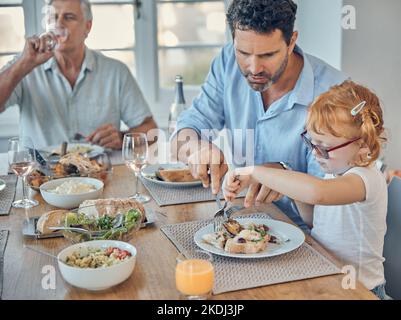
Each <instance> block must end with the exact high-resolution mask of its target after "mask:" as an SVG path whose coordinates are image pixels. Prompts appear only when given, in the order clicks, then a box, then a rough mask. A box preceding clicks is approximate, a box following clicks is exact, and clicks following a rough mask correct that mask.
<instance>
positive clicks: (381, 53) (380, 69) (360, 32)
mask: <svg viewBox="0 0 401 320" xmlns="http://www.w3.org/2000/svg"><path fill="white" fill-rule="evenodd" d="M302 1H304V0H302ZM344 4H350V5H353V6H354V7H355V9H356V29H355V30H344V31H343V57H342V69H343V70H344V71H345V72H347V73H348V74H350V75H351V76H352V78H353V79H354V80H355V81H358V82H360V83H361V84H364V85H366V86H368V87H369V88H371V89H373V90H374V91H375V92H376V94H377V95H378V96H379V97H380V98H381V100H382V103H383V104H382V105H383V109H384V112H385V118H384V121H385V126H386V127H387V128H388V129H389V130H388V131H389V135H390V140H389V142H388V144H387V147H386V150H385V156H386V161H387V163H388V165H389V166H390V167H392V168H401V139H400V138H401V36H400V31H401V19H400V14H401V1H400V0H381V1H377V0H363V1H361V0H346V1H344Z"/></svg>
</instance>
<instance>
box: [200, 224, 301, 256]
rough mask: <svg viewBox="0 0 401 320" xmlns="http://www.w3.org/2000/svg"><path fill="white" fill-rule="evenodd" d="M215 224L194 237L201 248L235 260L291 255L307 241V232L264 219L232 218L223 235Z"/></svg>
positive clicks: (225, 226) (225, 225) (224, 228)
mask: <svg viewBox="0 0 401 320" xmlns="http://www.w3.org/2000/svg"><path fill="white" fill-rule="evenodd" d="M213 227H214V226H213V223H211V224H209V225H207V226H205V227H203V228H201V229H200V230H198V231H197V232H196V233H195V235H194V241H195V243H196V244H197V246H198V247H200V248H202V249H203V250H206V251H209V252H210V253H214V254H217V255H220V256H225V257H232V258H245V259H249V258H266V257H273V256H277V255H281V254H284V253H288V252H290V251H293V250H295V249H297V248H298V247H299V246H301V245H302V244H303V243H304V241H305V235H304V233H303V232H302V231H301V230H300V229H299V228H297V227H296V226H293V225H291V224H289V223H285V222H282V221H277V220H272V219H263V218H237V219H235V220H234V219H229V220H228V221H226V222H225V223H224V224H223V228H222V230H221V231H220V232H218V233H215V232H214V229H213Z"/></svg>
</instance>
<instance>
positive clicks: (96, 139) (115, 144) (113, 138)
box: [86, 123, 123, 149]
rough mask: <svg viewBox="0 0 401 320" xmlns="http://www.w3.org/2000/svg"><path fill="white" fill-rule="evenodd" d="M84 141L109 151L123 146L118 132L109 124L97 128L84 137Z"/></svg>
mask: <svg viewBox="0 0 401 320" xmlns="http://www.w3.org/2000/svg"><path fill="white" fill-rule="evenodd" d="M86 140H87V141H88V142H91V143H94V144H98V145H100V146H102V147H104V148H110V149H121V147H122V144H123V142H122V138H121V133H120V131H119V130H118V129H117V128H116V127H115V126H113V125H112V124H111V123H108V124H104V125H102V126H100V127H99V128H97V129H96V130H95V131H93V132H92V133H91V134H90V135H89V136H87V137H86Z"/></svg>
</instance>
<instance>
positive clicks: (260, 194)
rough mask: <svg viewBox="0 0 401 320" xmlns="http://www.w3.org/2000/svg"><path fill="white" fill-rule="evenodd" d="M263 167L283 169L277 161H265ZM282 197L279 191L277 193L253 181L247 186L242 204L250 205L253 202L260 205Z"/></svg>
mask: <svg viewBox="0 0 401 320" xmlns="http://www.w3.org/2000/svg"><path fill="white" fill-rule="evenodd" d="M262 166H263V167H268V168H276V169H283V170H284V168H283V166H282V165H281V164H279V163H266V164H264V165H262ZM282 197H283V195H282V194H281V193H278V192H276V191H274V190H272V189H270V188H268V187H266V186H263V185H262V184H260V183H258V182H257V181H254V182H253V183H252V184H251V185H250V186H249V188H248V192H247V194H246V196H245V200H244V206H245V207H247V208H248V207H250V206H252V205H253V204H255V206H260V205H261V204H262V203H272V202H273V201H278V200H280V199H281V198H282Z"/></svg>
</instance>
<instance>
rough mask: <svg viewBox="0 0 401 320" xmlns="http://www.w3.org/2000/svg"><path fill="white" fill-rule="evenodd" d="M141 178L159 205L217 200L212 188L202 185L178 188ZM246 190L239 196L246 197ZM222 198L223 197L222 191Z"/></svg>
mask: <svg viewBox="0 0 401 320" xmlns="http://www.w3.org/2000/svg"><path fill="white" fill-rule="evenodd" d="M140 179H141V182H142V184H143V185H144V186H145V188H146V189H147V190H148V191H149V193H150V195H151V196H152V198H153V199H154V200H155V201H156V203H157V205H158V206H159V207H164V206H170V205H175V204H186V203H195V202H205V201H214V200H215V197H214V195H213V194H212V192H211V190H210V188H208V189H205V188H203V187H202V186H196V187H176V188H174V187H170V186H169V187H165V186H162V185H159V184H157V183H153V182H151V181H148V180H146V179H144V178H142V177H141V178H140ZM245 192H246V191H243V192H241V193H240V194H239V196H238V198H241V197H244V196H245V194H246V193H245ZM220 199H223V196H222V195H221V193H220Z"/></svg>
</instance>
